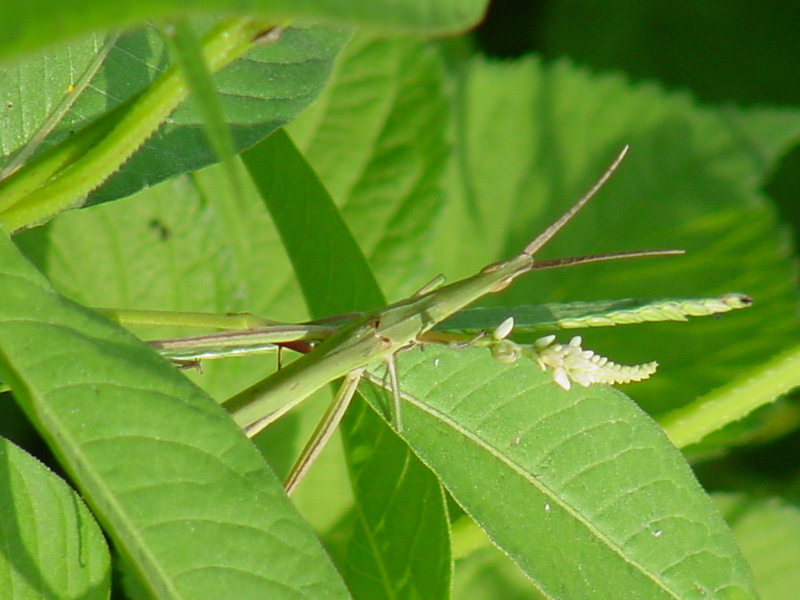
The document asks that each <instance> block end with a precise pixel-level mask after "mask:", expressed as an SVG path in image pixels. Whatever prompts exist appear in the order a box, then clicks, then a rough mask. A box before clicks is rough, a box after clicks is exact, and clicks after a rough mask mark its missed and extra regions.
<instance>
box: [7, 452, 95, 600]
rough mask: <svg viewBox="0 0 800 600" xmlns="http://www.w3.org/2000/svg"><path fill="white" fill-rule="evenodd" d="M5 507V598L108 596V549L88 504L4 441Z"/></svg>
mask: <svg viewBox="0 0 800 600" xmlns="http://www.w3.org/2000/svg"><path fill="white" fill-rule="evenodd" d="M0 507H2V510H0V590H3V598H5V599H7V600H39V599H41V598H81V599H82V600H102V599H103V598H108V595H109V589H110V582H111V565H110V563H109V556H108V547H107V546H106V543H105V540H104V539H103V534H102V532H101V531H100V527H98V525H97V522H96V521H95V520H94V518H93V517H92V515H91V513H90V512H89V510H88V509H87V508H86V505H85V504H84V503H83V501H82V500H81V499H80V498H79V497H78V495H77V493H76V492H75V490H72V489H70V487H69V486H68V485H67V484H66V483H65V482H64V481H63V480H62V479H61V478H59V477H58V476H57V475H56V474H55V473H53V472H52V471H50V470H49V469H47V467H45V466H44V465H43V464H42V463H40V462H39V461H37V460H36V459H35V458H33V457H32V456H30V455H29V454H27V453H26V452H25V451H24V450H21V449H20V448H18V447H17V446H15V445H14V444H12V443H11V442H9V441H8V440H4V439H1V438H0Z"/></svg>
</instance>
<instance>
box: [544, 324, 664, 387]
mask: <svg viewBox="0 0 800 600" xmlns="http://www.w3.org/2000/svg"><path fill="white" fill-rule="evenodd" d="M555 339H556V336H554V335H548V336H545V337H543V338H539V339H538V340H536V342H535V343H534V345H533V347H534V351H535V355H534V359H535V360H536V363H537V364H538V365H539V366H540V367H541V369H542V370H543V371H546V370H547V369H548V368H549V369H552V371H553V380H554V381H555V382H556V383H557V384H558V385H559V386H560V387H562V388H563V389H565V390H569V389H570V387H571V386H572V383H571V382H573V381H574V382H575V383H577V384H578V385H581V386H583V387H589V386H590V385H593V384H596V383H603V384H606V385H615V384H620V383H630V382H631V381H642V380H643V379H647V378H648V377H650V375H652V374H653V373H655V372H656V368H658V363H657V362H655V361H653V362H649V363H645V364H642V365H618V364H617V363H615V362H612V361H610V360H609V359H608V358H606V357H605V356H600V355H599V354H595V353H594V352H592V351H591V350H584V349H583V348H581V337H580V336H578V335H576V336H575V337H573V338H572V339H571V340H570V342H569V344H554V343H553V342H555Z"/></svg>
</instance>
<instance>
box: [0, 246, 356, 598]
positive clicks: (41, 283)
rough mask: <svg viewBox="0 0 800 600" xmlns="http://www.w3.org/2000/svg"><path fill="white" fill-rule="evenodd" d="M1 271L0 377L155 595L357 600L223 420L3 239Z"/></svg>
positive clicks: (259, 461) (138, 345) (223, 416)
mask: <svg viewBox="0 0 800 600" xmlns="http://www.w3.org/2000/svg"><path fill="white" fill-rule="evenodd" d="M0 264H1V265H2V272H0V296H2V297H3V303H2V306H0V356H2V361H0V374H1V375H2V377H3V379H4V380H6V381H8V382H9V383H10V385H11V388H12V391H13V392H14V394H15V397H16V399H17V401H18V402H19V404H20V405H21V406H22V407H23V409H24V410H25V412H26V413H27V415H28V417H29V418H30V419H31V421H32V422H33V423H34V424H35V425H36V427H37V428H38V429H39V431H40V433H41V434H42V435H43V436H44V438H45V439H46V440H47V442H48V445H49V446H50V447H51V448H52V449H53V451H54V452H55V453H56V455H57V456H58V457H59V460H60V461H61V464H62V465H63V466H64V467H65V469H66V470H67V471H68V472H69V473H70V475H71V477H72V478H73V479H74V480H75V481H76V484H77V485H78V486H79V488H80V489H81V492H82V494H83V495H84V497H85V498H86V499H87V501H88V502H89V504H90V506H91V507H92V509H93V511H94V512H95V514H96V515H97V516H98V517H99V520H100V521H101V522H102V523H103V524H104V526H105V528H106V530H107V532H108V533H109V535H110V536H111V537H112V538H113V539H114V541H115V542H116V544H117V546H118V547H119V549H120V550H121V551H122V553H123V554H124V555H125V556H126V557H127V559H128V560H129V561H130V562H131V563H133V564H134V565H135V566H136V569H137V571H138V575H139V576H140V577H141V578H142V580H143V581H144V582H145V583H146V585H147V587H148V588H149V589H150V591H151V592H152V593H153V594H154V595H155V596H156V597H158V598H160V599H165V598H183V597H201V596H202V597H204V598H229V597H230V594H231V593H235V595H236V596H237V597H238V598H256V597H257V598H263V596H264V594H265V593H266V594H267V595H272V594H274V593H280V594H282V595H284V596H287V595H289V594H291V595H293V596H294V597H298V598H300V597H314V598H319V597H330V598H346V597H348V595H347V592H346V590H345V588H344V586H343V584H342V582H341V580H340V579H339V578H338V575H337V574H336V572H335V570H334V569H333V567H332V565H331V564H330V563H329V562H328V561H327V559H326V555H325V554H324V552H323V550H322V547H321V546H320V544H319V541H318V540H317V539H316V537H315V536H314V534H313V532H312V531H311V530H310V528H309V527H308V525H307V523H306V522H305V521H304V520H303V519H302V518H301V517H300V516H299V515H298V514H297V512H296V511H295V509H294V508H293V507H292V505H291V504H290V503H289V502H288V500H287V499H286V496H285V495H284V494H283V490H282V488H281V486H280V483H279V482H278V481H277V479H276V478H275V476H274V474H272V472H271V471H270V470H269V469H268V467H267V466H266V464H265V463H264V461H263V459H262V458H261V457H260V456H259V454H258V452H256V450H255V449H254V448H253V446H252V444H250V443H249V442H248V441H247V440H246V438H244V436H243V435H242V434H241V432H240V431H238V429H237V428H236V427H235V425H234V424H233V422H232V421H231V420H230V418H228V416H227V415H226V414H225V413H224V411H222V410H221V409H220V408H219V407H218V406H217V405H216V404H215V403H214V402H213V401H212V400H211V399H210V398H209V397H208V396H206V395H205V394H204V393H202V392H201V391H200V390H199V389H198V388H196V387H195V386H193V385H192V384H190V383H189V382H188V381H187V380H186V379H185V378H184V377H182V376H181V375H180V374H179V373H178V372H177V371H176V370H175V369H174V368H173V367H172V366H170V365H168V364H167V363H165V362H163V361H161V360H160V359H159V358H158V357H157V356H156V355H154V354H153V353H152V352H151V351H150V350H149V349H148V348H147V347H146V346H144V345H143V344H141V343H140V342H138V341H137V340H136V339H135V338H133V337H132V336H130V335H129V334H127V333H126V332H124V331H121V330H120V329H118V328H117V327H116V326H114V325H112V324H111V323H109V322H108V321H106V320H104V319H102V318H100V317H98V316H97V315H96V314H94V313H92V312H90V311H87V310H86V309H82V308H81V307H79V306H77V305H75V304H73V303H72V302H70V301H68V300H66V299H65V298H64V297H63V296H60V295H59V294H57V293H55V292H54V291H53V290H52V288H51V287H50V286H49V284H48V283H47V281H46V280H45V279H44V278H43V277H42V276H41V275H40V274H39V273H37V272H36V271H35V270H34V269H33V268H32V267H31V265H30V264H29V263H28V262H27V261H25V260H24V259H23V258H22V256H21V255H20V254H19V252H18V251H17V249H16V248H15V247H14V246H13V244H11V242H10V241H9V240H8V238H7V237H5V238H2V239H0ZM32 341H35V343H32ZM234 591H235V592H234Z"/></svg>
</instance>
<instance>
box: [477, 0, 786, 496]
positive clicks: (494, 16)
mask: <svg viewBox="0 0 800 600" xmlns="http://www.w3.org/2000/svg"><path fill="white" fill-rule="evenodd" d="M799 27H800V4H795V3H791V2H778V1H775V0H768V1H766V2H758V3H754V2H748V1H746V0H707V1H705V2H693V1H691V0H673V1H671V2H638V1H636V0H621V1H619V2H615V3H613V4H609V3H608V2H602V1H600V0H493V1H492V2H491V4H490V7H489V11H488V13H487V16H486V19H485V21H484V22H483V23H482V24H481V25H480V27H478V28H477V29H476V30H475V31H474V32H473V35H472V41H473V42H474V44H475V45H476V48H475V49H477V50H478V51H479V52H482V53H485V54H487V55H489V56H492V57H496V58H506V59H513V58H517V57H520V56H523V55H526V54H530V53H535V54H538V55H540V56H542V57H543V58H544V59H545V60H546V61H551V60H555V59H559V58H563V57H569V58H571V59H572V60H573V61H575V63H577V64H578V65H582V66H585V67H589V68H590V69H592V70H593V71H595V72H609V71H611V72H623V73H625V74H626V75H627V77H629V78H630V79H631V81H632V82H644V81H658V82H660V83H661V84H662V85H663V86H664V87H665V88H667V89H671V90H681V91H689V92H690V93H691V94H693V95H694V96H695V97H696V98H697V99H698V101H699V102H700V103H701V104H704V105H707V106H717V107H726V106H739V107H768V106H769V107H775V108H796V107H797V106H798V105H800V69H798V58H799V57H800V54H799V53H798V50H800V46H798V35H797V32H798V30H799ZM763 191H764V192H765V193H766V194H767V195H768V196H769V197H771V198H772V199H773V200H774V201H775V203H776V205H777V207H778V210H779V212H780V214H781V218H782V220H783V222H784V223H785V224H786V225H787V226H789V227H790V228H791V230H792V234H793V235H792V237H793V242H794V246H795V248H796V247H797V245H798V240H800V145H797V146H796V147H795V148H794V149H793V150H792V151H790V152H789V153H787V155H786V156H784V157H783V159H782V160H781V161H780V162H779V164H778V166H777V168H776V169H775V171H774V172H773V173H772V175H771V177H770V178H769V179H768V181H767V182H766V183H765V185H764V188H763ZM795 283H796V282H795ZM792 396H793V398H787V399H786V401H785V402H786V403H787V404H789V405H790V406H792V405H793V406H797V402H798V400H799V399H800V394H798V393H797V391H795V392H794V394H792ZM768 408H769V407H768ZM765 412H767V411H765ZM767 437H768V438H769V439H768V440H764V441H761V442H759V441H757V440H756V441H753V440H750V441H751V442H753V443H752V445H748V446H747V447H745V448H742V449H739V450H734V451H732V452H730V453H729V454H728V455H726V456H725V457H718V458H717V460H712V461H708V462H705V463H703V464H699V465H696V467H697V474H698V476H699V477H700V478H701V480H702V482H703V483H704V485H705V486H706V487H707V488H709V489H710V490H715V489H716V490H723V489H733V488H737V489H742V488H749V489H751V490H753V492H754V493H756V494H757V493H758V492H759V490H761V491H762V493H765V494H768V493H776V492H778V493H783V494H785V495H786V497H789V498H792V499H793V500H794V501H795V502H797V501H798V500H800V431H797V430H794V431H793V432H791V433H789V434H787V435H780V434H778V435H776V436H775V437H770V436H767Z"/></svg>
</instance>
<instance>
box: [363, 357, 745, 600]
mask: <svg viewBox="0 0 800 600" xmlns="http://www.w3.org/2000/svg"><path fill="white" fill-rule="evenodd" d="M400 361H401V362H400V375H401V380H402V381H403V384H402V387H403V390H402V391H403V397H404V400H405V402H404V403H403V411H404V412H403V420H404V422H405V431H404V433H403V437H404V438H406V439H407V440H408V442H409V443H410V444H411V445H412V447H413V448H414V451H415V452H416V453H417V454H418V455H419V456H420V457H421V458H422V459H423V461H424V462H425V463H426V464H428V466H430V467H431V468H432V469H433V470H434V472H435V473H436V474H437V475H438V476H439V477H440V478H441V479H442V482H443V483H444V484H445V486H446V487H447V488H448V490H449V491H450V493H451V494H452V495H453V497H454V498H455V499H456V501H457V502H458V503H459V504H460V505H461V506H462V507H464V509H465V510H466V511H467V512H468V513H469V514H470V515H471V516H472V517H473V518H474V519H475V520H476V521H477V522H478V523H479V524H480V525H481V527H482V528H483V529H484V530H485V531H486V532H487V533H488V535H489V537H490V538H491V539H492V540H493V541H494V543H495V544H497V545H498V546H499V547H500V548H501V549H502V550H503V551H504V552H506V553H507V554H509V556H511V557H512V558H513V559H514V560H515V562H517V564H519V566H520V567H521V568H522V569H523V570H524V571H525V572H526V573H527V574H528V576H529V577H531V579H532V580H533V581H534V582H535V583H536V585H537V587H538V588H539V589H540V591H541V592H542V593H543V594H544V595H545V596H546V597H552V598H590V597H603V598H618V599H625V598H630V599H634V598H635V599H639V598H648V599H656V598H669V599H674V598H692V597H714V598H756V594H755V591H754V590H753V588H752V583H751V581H750V575H749V571H748V568H747V564H746V563H745V562H744V559H743V558H742V556H741V554H740V552H739V550H738V547H737V546H736V542H735V541H734V539H733V537H732V535H731V533H730V531H729V530H728V529H727V527H726V525H725V523H724V521H723V520H722V519H721V517H720V516H719V514H718V513H717V512H716V510H715V508H714V507H713V505H712V503H711V501H710V499H709V498H708V497H707V496H706V495H705V493H704V492H703V490H702V488H701V487H700V486H699V485H698V483H697V481H696V480H695V479H694V477H693V475H692V473H691V471H690V470H689V468H688V466H687V465H686V463H685V461H684V460H683V458H682V456H681V454H680V453H679V452H678V451H676V450H675V448H674V447H673V446H672V445H671V444H670V443H669V441H668V440H667V439H666V437H665V436H664V435H663V433H662V432H661V430H660V429H659V428H658V426H657V425H656V424H655V423H654V422H653V421H652V420H651V419H650V418H649V417H648V416H647V415H645V414H644V413H643V412H642V411H641V410H640V409H639V408H638V407H637V406H636V405H635V404H634V403H632V402H630V400H629V399H627V398H626V397H625V396H624V395H623V394H621V393H619V392H617V391H616V390H614V389H612V388H607V387H602V386H595V387H592V388H590V389H578V390H573V391H571V392H565V391H564V390H562V389H560V388H559V387H557V386H556V385H555V384H554V383H553V382H552V381H551V380H550V376H549V375H546V374H543V373H541V372H539V370H538V369H537V368H536V367H535V366H534V365H533V364H531V363H530V362H529V361H524V360H522V361H519V362H518V363H516V364H514V365H511V366H502V365H500V364H498V363H496V362H495V361H492V360H491V358H490V356H489V354H488V353H487V352H486V351H484V350H481V349H469V350H463V351H459V352H453V351H452V350H448V349H442V348H426V349H425V351H424V352H420V351H414V352H408V353H405V354H403V355H401V357H400ZM376 380H377V381H378V382H380V377H377V378H376ZM369 397H370V399H371V401H372V402H373V403H374V404H375V405H376V407H377V408H379V409H380V407H382V406H384V405H385V404H386V402H387V399H386V397H385V394H384V393H381V392H380V391H378V392H376V393H373V394H370V395H369ZM543 549H546V551H543Z"/></svg>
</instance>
